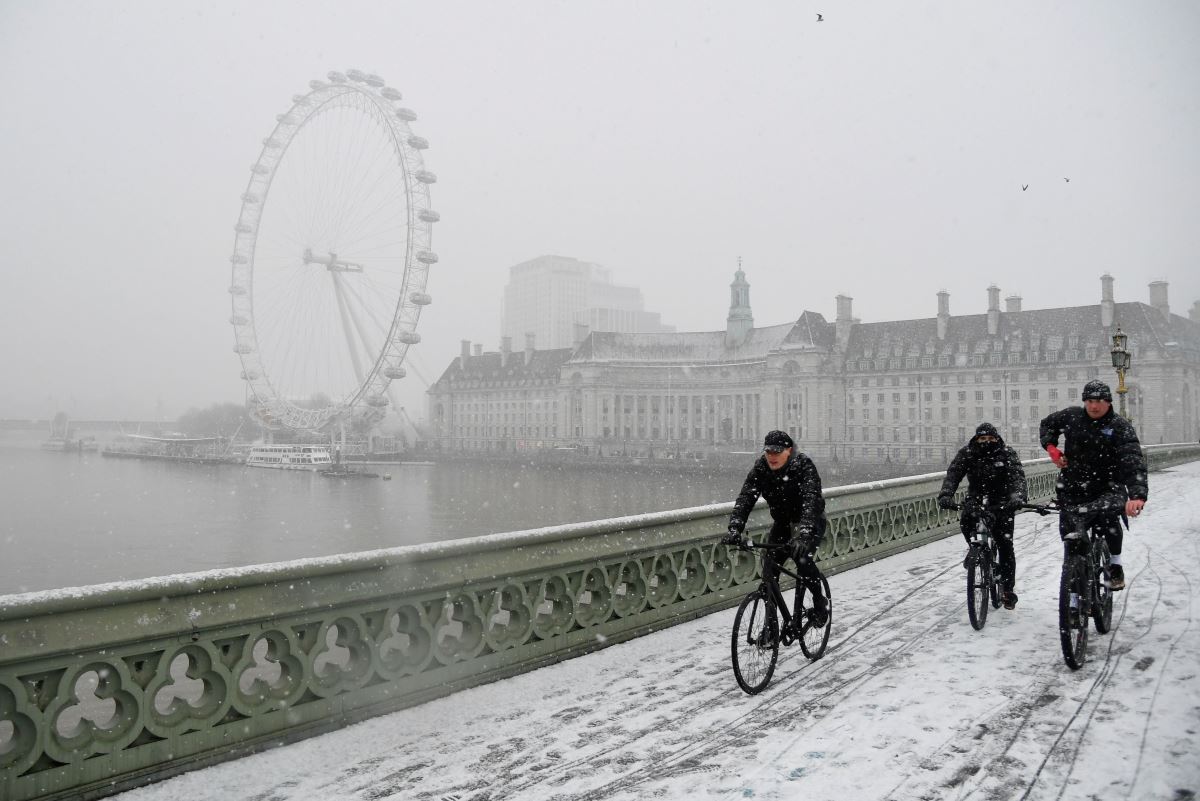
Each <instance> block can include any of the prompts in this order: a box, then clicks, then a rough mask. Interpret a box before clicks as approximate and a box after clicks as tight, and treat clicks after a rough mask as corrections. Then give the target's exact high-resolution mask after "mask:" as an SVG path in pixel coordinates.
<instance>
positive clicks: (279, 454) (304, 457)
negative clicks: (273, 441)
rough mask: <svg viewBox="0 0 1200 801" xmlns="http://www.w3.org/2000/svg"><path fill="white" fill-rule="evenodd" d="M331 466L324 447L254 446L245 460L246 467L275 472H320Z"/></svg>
mask: <svg viewBox="0 0 1200 801" xmlns="http://www.w3.org/2000/svg"><path fill="white" fill-rule="evenodd" d="M332 464H333V459H331V458H330V456H329V448H327V447H325V446H324V445H255V446H254V447H253V448H251V449H250V456H249V457H247V458H246V466H247V467H269V468H272V469H275V470H321V469H324V468H328V467H329V466H330V465H332Z"/></svg>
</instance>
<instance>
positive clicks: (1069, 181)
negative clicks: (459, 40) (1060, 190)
mask: <svg viewBox="0 0 1200 801" xmlns="http://www.w3.org/2000/svg"><path fill="white" fill-rule="evenodd" d="M1063 180H1064V181H1066V182H1067V183H1071V179H1070V178H1063Z"/></svg>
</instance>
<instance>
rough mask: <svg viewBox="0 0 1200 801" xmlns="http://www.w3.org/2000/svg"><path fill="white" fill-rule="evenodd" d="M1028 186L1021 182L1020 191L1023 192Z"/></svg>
mask: <svg viewBox="0 0 1200 801" xmlns="http://www.w3.org/2000/svg"><path fill="white" fill-rule="evenodd" d="M1028 188H1029V184H1021V191H1022V192H1024V191H1025V190H1026V189H1028Z"/></svg>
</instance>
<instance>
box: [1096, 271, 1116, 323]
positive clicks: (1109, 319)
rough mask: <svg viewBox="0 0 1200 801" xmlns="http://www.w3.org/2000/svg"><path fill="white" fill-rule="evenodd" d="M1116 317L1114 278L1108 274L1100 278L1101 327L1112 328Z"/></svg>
mask: <svg viewBox="0 0 1200 801" xmlns="http://www.w3.org/2000/svg"><path fill="white" fill-rule="evenodd" d="M1115 316H1116V304H1115V303H1113V277H1112V276H1111V275H1109V274H1108V273H1105V274H1104V275H1102V276H1100V325H1102V326H1104V327H1105V328H1112V326H1113V317H1115Z"/></svg>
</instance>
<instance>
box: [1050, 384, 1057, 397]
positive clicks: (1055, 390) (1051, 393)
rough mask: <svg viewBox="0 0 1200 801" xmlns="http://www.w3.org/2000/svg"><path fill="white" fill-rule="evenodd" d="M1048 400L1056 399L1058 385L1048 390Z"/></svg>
mask: <svg viewBox="0 0 1200 801" xmlns="http://www.w3.org/2000/svg"><path fill="white" fill-rule="evenodd" d="M1050 400H1058V387H1054V388H1052V389H1051V390H1050Z"/></svg>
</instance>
